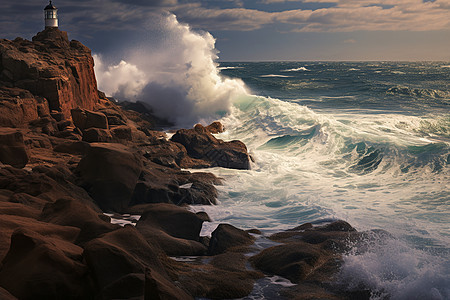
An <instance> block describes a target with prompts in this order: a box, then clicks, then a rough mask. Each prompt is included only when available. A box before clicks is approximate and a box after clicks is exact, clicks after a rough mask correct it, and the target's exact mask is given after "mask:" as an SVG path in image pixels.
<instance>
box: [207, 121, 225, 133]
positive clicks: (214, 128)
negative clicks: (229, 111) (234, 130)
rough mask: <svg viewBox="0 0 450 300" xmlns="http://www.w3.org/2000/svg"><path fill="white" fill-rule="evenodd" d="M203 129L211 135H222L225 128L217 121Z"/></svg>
mask: <svg viewBox="0 0 450 300" xmlns="http://www.w3.org/2000/svg"><path fill="white" fill-rule="evenodd" d="M205 129H206V130H207V131H209V132H210V133H213V134H215V133H222V132H224V131H225V127H224V126H223V124H222V123H220V122H219V121H215V122H212V123H211V124H209V125H208V126H206V127H205Z"/></svg>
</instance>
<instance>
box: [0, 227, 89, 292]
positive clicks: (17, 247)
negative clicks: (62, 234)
mask: <svg viewBox="0 0 450 300" xmlns="http://www.w3.org/2000/svg"><path fill="white" fill-rule="evenodd" d="M82 252H83V249H81V248H80V247H77V246H75V245H73V244H71V243H68V242H65V241H63V240H57V239H54V238H49V237H44V236H42V235H40V234H38V233H35V232H33V231H29V230H24V229H20V230H16V231H15V232H14V233H13V235H12V237H11V247H10V249H9V251H8V254H7V255H6V257H5V258H4V259H3V262H2V268H1V270H0V285H1V286H3V287H5V288H6V289H7V290H8V291H9V292H11V293H12V294H13V295H14V296H16V297H17V298H19V299H61V298H62V297H64V298H65V299H90V298H91V295H92V291H91V289H90V287H89V282H88V280H87V268H86V266H85V265H83V263H82V262H81V257H82V256H81V254H82ZM37 279H38V282H39V284H36V280H37Z"/></svg>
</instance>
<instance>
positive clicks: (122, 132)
mask: <svg viewBox="0 0 450 300" xmlns="http://www.w3.org/2000/svg"><path fill="white" fill-rule="evenodd" d="M111 135H112V137H113V139H115V140H118V141H121V140H124V141H131V140H133V134H132V132H131V128H130V127H128V126H125V125H122V126H115V127H112V128H111Z"/></svg>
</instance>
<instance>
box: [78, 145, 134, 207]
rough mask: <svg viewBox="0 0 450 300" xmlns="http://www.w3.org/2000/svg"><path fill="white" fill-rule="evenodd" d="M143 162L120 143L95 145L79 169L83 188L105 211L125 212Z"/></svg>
mask: <svg viewBox="0 0 450 300" xmlns="http://www.w3.org/2000/svg"><path fill="white" fill-rule="evenodd" d="M141 171H142V162H141V159H140V158H139V156H138V155H137V154H135V153H133V151H132V150H131V149H130V148H128V147H126V146H124V145H121V144H113V143H111V144H103V143H92V144H91V147H90V148H89V151H88V153H87V155H86V156H85V157H84V158H83V159H82V160H81V161H80V163H79V164H78V166H77V168H76V173H77V174H78V175H79V179H80V185H81V186H83V187H84V188H85V189H86V190H87V191H88V192H89V194H90V195H91V196H92V198H93V199H94V200H95V201H96V202H97V204H98V205H99V206H100V208H102V210H104V211H116V212H121V211H124V210H125V209H126V208H127V207H128V204H129V203H130V200H131V196H132V194H133V191H134V188H135V186H136V183H137V182H138V179H139V175H140V174H141Z"/></svg>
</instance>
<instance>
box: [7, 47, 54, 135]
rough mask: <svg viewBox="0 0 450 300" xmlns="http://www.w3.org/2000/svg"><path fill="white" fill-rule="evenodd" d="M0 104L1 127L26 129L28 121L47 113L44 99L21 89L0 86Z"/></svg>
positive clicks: (46, 104)
mask: <svg viewBox="0 0 450 300" xmlns="http://www.w3.org/2000/svg"><path fill="white" fill-rule="evenodd" d="M0 47H1V46H0ZM0 73H1V67H0ZM1 77H2V76H1V75H0V78H1ZM0 104H1V105H0V126H2V127H3V126H4V127H26V126H27V125H28V123H29V122H30V121H32V120H36V119H37V118H39V117H40V116H44V115H48V113H49V111H48V103H47V100H46V99H44V98H42V97H39V96H35V95H33V94H31V93H30V92H29V91H28V90H25V89H21V88H13V87H6V86H0Z"/></svg>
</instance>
